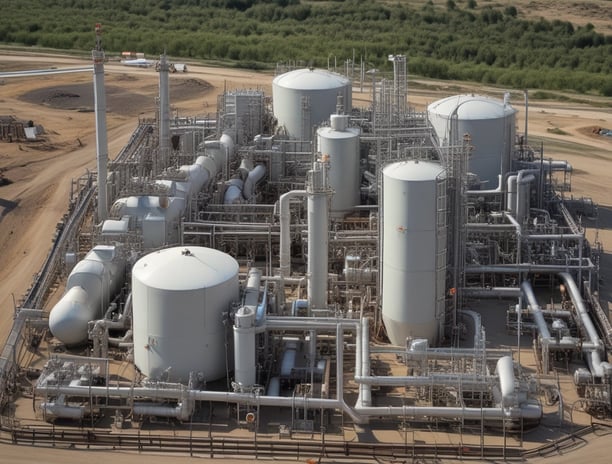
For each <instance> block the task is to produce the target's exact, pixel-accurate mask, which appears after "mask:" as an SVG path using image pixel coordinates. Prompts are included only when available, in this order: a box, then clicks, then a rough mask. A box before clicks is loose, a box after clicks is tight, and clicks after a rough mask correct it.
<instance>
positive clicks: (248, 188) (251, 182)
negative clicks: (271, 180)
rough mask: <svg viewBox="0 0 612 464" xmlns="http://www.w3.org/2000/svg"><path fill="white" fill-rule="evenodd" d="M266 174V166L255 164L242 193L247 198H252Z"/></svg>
mask: <svg viewBox="0 0 612 464" xmlns="http://www.w3.org/2000/svg"><path fill="white" fill-rule="evenodd" d="M265 175H266V167H265V166H264V165H263V164H258V165H257V166H255V167H254V168H253V169H252V170H251V171H249V174H248V175H247V178H246V180H245V181H244V187H243V189H242V195H243V196H244V198H245V199H246V200H250V199H251V198H252V197H253V195H254V194H255V186H256V185H257V184H258V183H259V182H260V181H261V180H262V179H263V178H264V176H265Z"/></svg>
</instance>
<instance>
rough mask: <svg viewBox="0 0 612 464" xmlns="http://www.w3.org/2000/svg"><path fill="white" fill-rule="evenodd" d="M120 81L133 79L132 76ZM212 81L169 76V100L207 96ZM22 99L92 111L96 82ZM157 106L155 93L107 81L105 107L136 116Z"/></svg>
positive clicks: (47, 90)
mask: <svg viewBox="0 0 612 464" xmlns="http://www.w3.org/2000/svg"><path fill="white" fill-rule="evenodd" d="M123 76H125V75H122V77H121V78H120V79H119V80H120V81H121V80H123V81H126V80H127V81H131V80H133V79H131V78H129V77H127V78H126V77H123ZM212 88H213V87H212V85H210V84H209V83H208V82H206V81H203V80H200V79H192V78H189V79H172V78H171V79H170V100H171V102H172V100H177V101H178V100H186V99H192V98H194V97H197V96H198V95H201V96H204V95H205V94H206V93H207V92H208V91H210V90H211V89H212ZM19 98H20V99H21V100H23V101H26V102H28V103H34V104H37V105H45V106H50V107H51V108H57V109H62V110H76V111H82V112H87V111H93V110H94V88H93V83H82V84H73V85H59V86H53V87H45V88H42V89H35V90H32V91H30V92H28V93H25V94H23V95H21V96H20V97H19ZM154 110H155V97H154V96H149V95H144V94H141V93H137V92H134V91H132V90H126V89H124V88H122V87H120V86H117V85H106V111H107V112H109V113H115V114H119V115H125V116H133V115H137V114H140V113H143V112H150V111H154Z"/></svg>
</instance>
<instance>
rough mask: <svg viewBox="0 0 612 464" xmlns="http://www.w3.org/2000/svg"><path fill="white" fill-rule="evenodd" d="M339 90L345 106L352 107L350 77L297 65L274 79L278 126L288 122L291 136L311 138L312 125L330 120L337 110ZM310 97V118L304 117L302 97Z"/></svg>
mask: <svg viewBox="0 0 612 464" xmlns="http://www.w3.org/2000/svg"><path fill="white" fill-rule="evenodd" d="M338 94H340V95H341V96H342V99H343V102H344V108H345V109H346V110H345V111H346V112H349V111H350V110H351V108H352V87H351V81H350V80H349V79H347V78H346V77H344V76H342V75H340V74H336V73H333V72H329V71H326V70H321V69H296V70H295V71H290V72H288V73H285V74H281V75H280V76H276V77H275V78H274V80H273V81H272V98H273V104H272V106H273V111H274V116H275V117H276V119H277V121H278V125H279V126H285V128H286V129H287V131H288V133H289V136H290V137H291V138H293V139H297V140H311V138H312V129H313V127H316V126H318V125H320V124H321V123H322V122H324V121H327V120H328V119H329V116H330V115H331V114H333V113H335V112H336V104H337V101H338ZM303 99H309V100H310V106H309V120H307V121H304V118H303V114H304V111H303V108H302V100H303Z"/></svg>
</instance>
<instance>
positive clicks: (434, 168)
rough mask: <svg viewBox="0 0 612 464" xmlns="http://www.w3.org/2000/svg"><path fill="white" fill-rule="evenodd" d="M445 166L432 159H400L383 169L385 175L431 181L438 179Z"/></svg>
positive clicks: (400, 178) (402, 178)
mask: <svg viewBox="0 0 612 464" xmlns="http://www.w3.org/2000/svg"><path fill="white" fill-rule="evenodd" d="M443 171H444V167H442V165H440V164H438V163H433V162H431V161H418V160H410V161H400V162H397V163H393V164H389V165H388V166H385V168H384V169H383V173H384V174H385V176H388V177H392V178H394V179H398V180H407V181H431V180H434V179H436V178H437V177H438V176H439V175H440V174H441V173H442V172H443Z"/></svg>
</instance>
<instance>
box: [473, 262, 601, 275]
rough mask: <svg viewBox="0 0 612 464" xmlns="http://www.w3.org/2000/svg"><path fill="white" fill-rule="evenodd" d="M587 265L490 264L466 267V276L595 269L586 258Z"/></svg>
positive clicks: (551, 272) (550, 272)
mask: <svg viewBox="0 0 612 464" xmlns="http://www.w3.org/2000/svg"><path fill="white" fill-rule="evenodd" d="M583 260H584V261H586V264H531V263H520V264H499V265H497V264H488V265H482V266H480V265H477V266H466V267H465V270H464V272H465V273H466V274H518V273H519V272H539V273H542V274H557V273H559V272H560V271H563V270H566V269H571V270H573V269H576V270H579V269H595V265H594V264H593V263H592V262H591V260H590V259H588V258H584V259H583Z"/></svg>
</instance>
